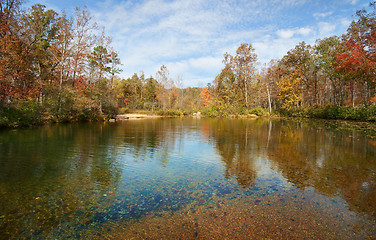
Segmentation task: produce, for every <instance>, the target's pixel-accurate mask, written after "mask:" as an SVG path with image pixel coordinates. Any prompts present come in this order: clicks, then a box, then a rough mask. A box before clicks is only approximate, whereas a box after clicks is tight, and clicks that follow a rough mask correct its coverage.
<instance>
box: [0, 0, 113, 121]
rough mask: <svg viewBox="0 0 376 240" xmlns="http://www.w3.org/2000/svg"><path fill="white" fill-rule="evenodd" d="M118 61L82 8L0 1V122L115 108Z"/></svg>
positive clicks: (83, 115)
mask: <svg viewBox="0 0 376 240" xmlns="http://www.w3.org/2000/svg"><path fill="white" fill-rule="evenodd" d="M119 65H120V60H119V58H118V53H117V51H116V50H114V49H113V48H112V47H111V39H110V38H109V37H107V36H106V35H105V33H104V30H102V31H101V29H100V28H99V27H98V25H97V24H96V23H95V22H94V21H93V19H92V17H91V16H90V13H89V12H88V10H87V9H86V8H76V9H75V13H74V14H73V16H68V15H67V14H66V13H65V12H64V11H63V12H61V13H60V14H59V13H57V12H55V11H54V10H51V9H46V7H45V6H44V5H41V4H36V5H34V6H32V7H31V8H30V9H27V10H26V11H24V10H22V9H21V1H20V0H1V1H0V126H13V127H14V126H20V125H21V126H22V125H30V124H35V123H39V122H41V121H46V120H50V121H57V122H61V121H70V120H94V119H100V118H103V117H105V116H110V115H112V114H114V113H115V112H116V108H117V105H116V99H115V97H114V94H113V90H112V84H113V79H114V78H115V74H117V73H119V72H120V69H119Z"/></svg>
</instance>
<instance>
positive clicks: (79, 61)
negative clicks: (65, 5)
mask: <svg viewBox="0 0 376 240" xmlns="http://www.w3.org/2000/svg"><path fill="white" fill-rule="evenodd" d="M96 29H97V23H95V22H94V23H92V16H90V13H89V12H88V10H87V8H86V7H84V8H83V9H81V8H78V7H76V8H75V18H74V23H73V41H74V48H73V57H72V68H73V74H72V75H73V76H72V85H73V86H74V84H75V82H76V79H77V76H79V77H80V76H82V75H84V74H85V70H86V69H85V68H86V67H87V65H86V63H87V58H88V56H89V55H90V51H91V47H92V46H93V34H92V32H91V31H92V30H96Z"/></svg>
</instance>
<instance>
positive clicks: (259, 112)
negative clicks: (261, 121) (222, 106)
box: [243, 108, 266, 117]
mask: <svg viewBox="0 0 376 240" xmlns="http://www.w3.org/2000/svg"><path fill="white" fill-rule="evenodd" d="M243 114H246V115H248V114H255V115H257V116H259V117H262V116H266V111H265V109H263V108H252V109H246V110H244V112H243Z"/></svg>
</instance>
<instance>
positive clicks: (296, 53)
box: [0, 0, 376, 127]
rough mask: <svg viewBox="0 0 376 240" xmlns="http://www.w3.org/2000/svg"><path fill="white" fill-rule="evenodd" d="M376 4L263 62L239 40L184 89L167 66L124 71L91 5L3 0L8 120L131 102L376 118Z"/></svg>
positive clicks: (75, 116) (19, 122)
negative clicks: (60, 6) (204, 77)
mask: <svg viewBox="0 0 376 240" xmlns="http://www.w3.org/2000/svg"><path fill="white" fill-rule="evenodd" d="M375 6H376V2H371V3H370V6H369V9H368V10H367V9H362V10H359V11H357V12H356V15H355V18H354V20H353V22H352V23H351V24H350V26H349V27H348V29H347V32H346V33H345V34H343V35H342V36H331V37H328V38H324V39H318V40H317V41H316V42H315V44H313V45H310V44H307V43H305V42H301V43H299V44H298V45H296V46H295V48H293V49H291V50H290V51H288V52H287V53H286V54H285V55H284V56H283V57H282V58H281V59H274V60H271V61H270V62H269V63H268V64H264V65H262V66H261V65H260V64H259V63H258V59H257V54H256V53H255V49H254V48H253V46H252V44H251V43H243V44H240V46H239V47H238V49H237V51H236V53H235V54H230V53H225V54H224V57H223V63H224V67H223V68H222V70H221V72H220V73H219V74H218V75H217V76H216V77H215V79H213V81H212V82H211V83H209V84H208V85H207V86H206V87H204V88H198V87H189V88H183V80H182V77H180V76H178V77H177V78H176V79H173V78H172V77H171V76H170V73H169V70H168V69H167V67H166V66H165V65H162V66H161V67H160V69H159V70H158V71H157V72H156V74H155V76H150V77H146V76H145V75H144V73H143V72H142V71H141V72H140V73H138V74H137V73H135V74H134V75H133V76H132V77H131V78H128V79H121V78H120V77H119V76H118V74H119V73H120V72H121V62H120V59H119V56H118V55H119V52H118V51H117V50H116V49H114V48H113V47H112V45H111V38H110V37H108V36H106V33H105V30H104V28H103V27H100V26H98V24H97V23H96V22H95V21H94V19H93V17H92V16H91V15H90V12H89V11H88V9H87V8H85V7H77V8H76V9H75V12H74V13H73V14H72V16H70V15H68V14H67V13H65V12H64V11H62V12H61V13H57V12H55V11H54V10H51V9H46V6H44V5H41V4H36V5H33V6H32V7H31V8H29V9H26V10H24V9H23V7H22V1H21V0H0V36H1V37H0V127H19V126H30V125H35V124H39V123H44V122H67V121H94V120H106V119H110V118H113V117H114V116H115V115H117V114H119V113H126V112H132V111H148V112H153V113H155V114H160V115H172V116H180V115H186V114H191V113H193V112H197V111H201V112H202V114H203V115H206V116H212V117H217V116H229V115H235V116H236V115H249V114H256V115H260V116H261V115H269V116H273V115H278V116H281V115H282V116H293V117H315V118H328V119H351V120H363V121H376V106H375V102H376V90H375V84H376V83H375V74H376V72H375V70H376V52H375V51H376V14H375V13H376V12H375Z"/></svg>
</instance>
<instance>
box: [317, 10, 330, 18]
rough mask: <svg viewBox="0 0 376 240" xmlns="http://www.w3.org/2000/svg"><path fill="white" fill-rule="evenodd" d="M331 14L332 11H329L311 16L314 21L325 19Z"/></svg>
mask: <svg viewBox="0 0 376 240" xmlns="http://www.w3.org/2000/svg"><path fill="white" fill-rule="evenodd" d="M332 14H333V11H330V12H321V13H314V14H313V16H314V17H315V18H316V19H319V18H326V17H328V16H330V15H332Z"/></svg>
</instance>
